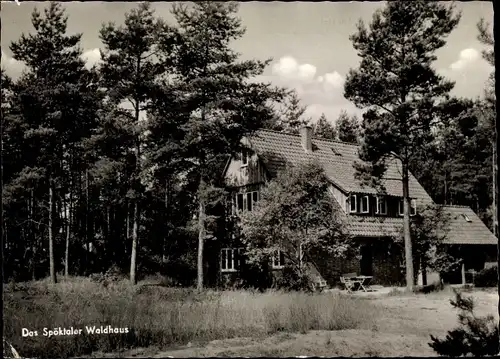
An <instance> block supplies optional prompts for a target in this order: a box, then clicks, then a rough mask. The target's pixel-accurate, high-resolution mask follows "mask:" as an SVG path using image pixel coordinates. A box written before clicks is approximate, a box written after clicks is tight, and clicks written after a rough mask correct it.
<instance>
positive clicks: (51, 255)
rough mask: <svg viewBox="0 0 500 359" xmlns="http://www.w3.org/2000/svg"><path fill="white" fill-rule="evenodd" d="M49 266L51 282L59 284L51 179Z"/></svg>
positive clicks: (50, 183)
mask: <svg viewBox="0 0 500 359" xmlns="http://www.w3.org/2000/svg"><path fill="white" fill-rule="evenodd" d="M49 266H50V281H51V282H52V283H54V284H55V283H57V278H56V268H55V263H54V186H53V183H52V179H49Z"/></svg>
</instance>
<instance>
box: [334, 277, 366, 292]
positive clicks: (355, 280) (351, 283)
mask: <svg viewBox="0 0 500 359" xmlns="http://www.w3.org/2000/svg"><path fill="white" fill-rule="evenodd" d="M372 278H373V276H367V275H357V274H352V273H348V274H344V275H342V276H341V277H340V282H341V283H342V284H343V285H344V287H345V289H346V290H347V291H348V292H349V293H352V292H355V291H360V290H362V291H363V292H368V291H369V290H370V281H371V280H372Z"/></svg>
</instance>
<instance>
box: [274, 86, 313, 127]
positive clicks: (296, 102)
mask: <svg viewBox="0 0 500 359" xmlns="http://www.w3.org/2000/svg"><path fill="white" fill-rule="evenodd" d="M278 108H279V110H278V111H277V113H276V118H275V119H274V121H271V122H269V123H267V125H266V127H268V128H270V129H272V130H275V131H280V132H287V133H295V134H296V133H298V132H299V130H300V128H301V127H303V126H305V125H308V124H309V122H310V121H311V119H310V118H307V117H305V116H304V115H305V113H306V110H307V106H304V105H303V104H302V103H301V101H300V98H299V96H298V94H297V92H296V91H295V90H290V91H288V92H287V93H286V94H285V97H284V99H283V100H282V101H280V102H279V103H278Z"/></svg>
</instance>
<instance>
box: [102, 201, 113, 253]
mask: <svg viewBox="0 0 500 359" xmlns="http://www.w3.org/2000/svg"><path fill="white" fill-rule="evenodd" d="M111 237H112V235H111V205H109V204H108V205H106V236H105V237H104V238H106V241H105V248H106V258H109V254H110V253H109V248H110V247H111V245H110V244H111Z"/></svg>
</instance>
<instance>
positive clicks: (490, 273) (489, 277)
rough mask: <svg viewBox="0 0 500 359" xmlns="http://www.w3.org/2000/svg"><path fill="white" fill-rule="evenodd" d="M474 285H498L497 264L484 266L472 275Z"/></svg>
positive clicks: (480, 286) (483, 286)
mask: <svg viewBox="0 0 500 359" xmlns="http://www.w3.org/2000/svg"><path fill="white" fill-rule="evenodd" d="M474 285H475V286H476V287H479V288H487V287H496V286H497V285H498V266H497V265H495V266H491V267H490V268H485V269H483V270H482V271H480V272H479V273H477V274H476V276H475V277H474Z"/></svg>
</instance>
